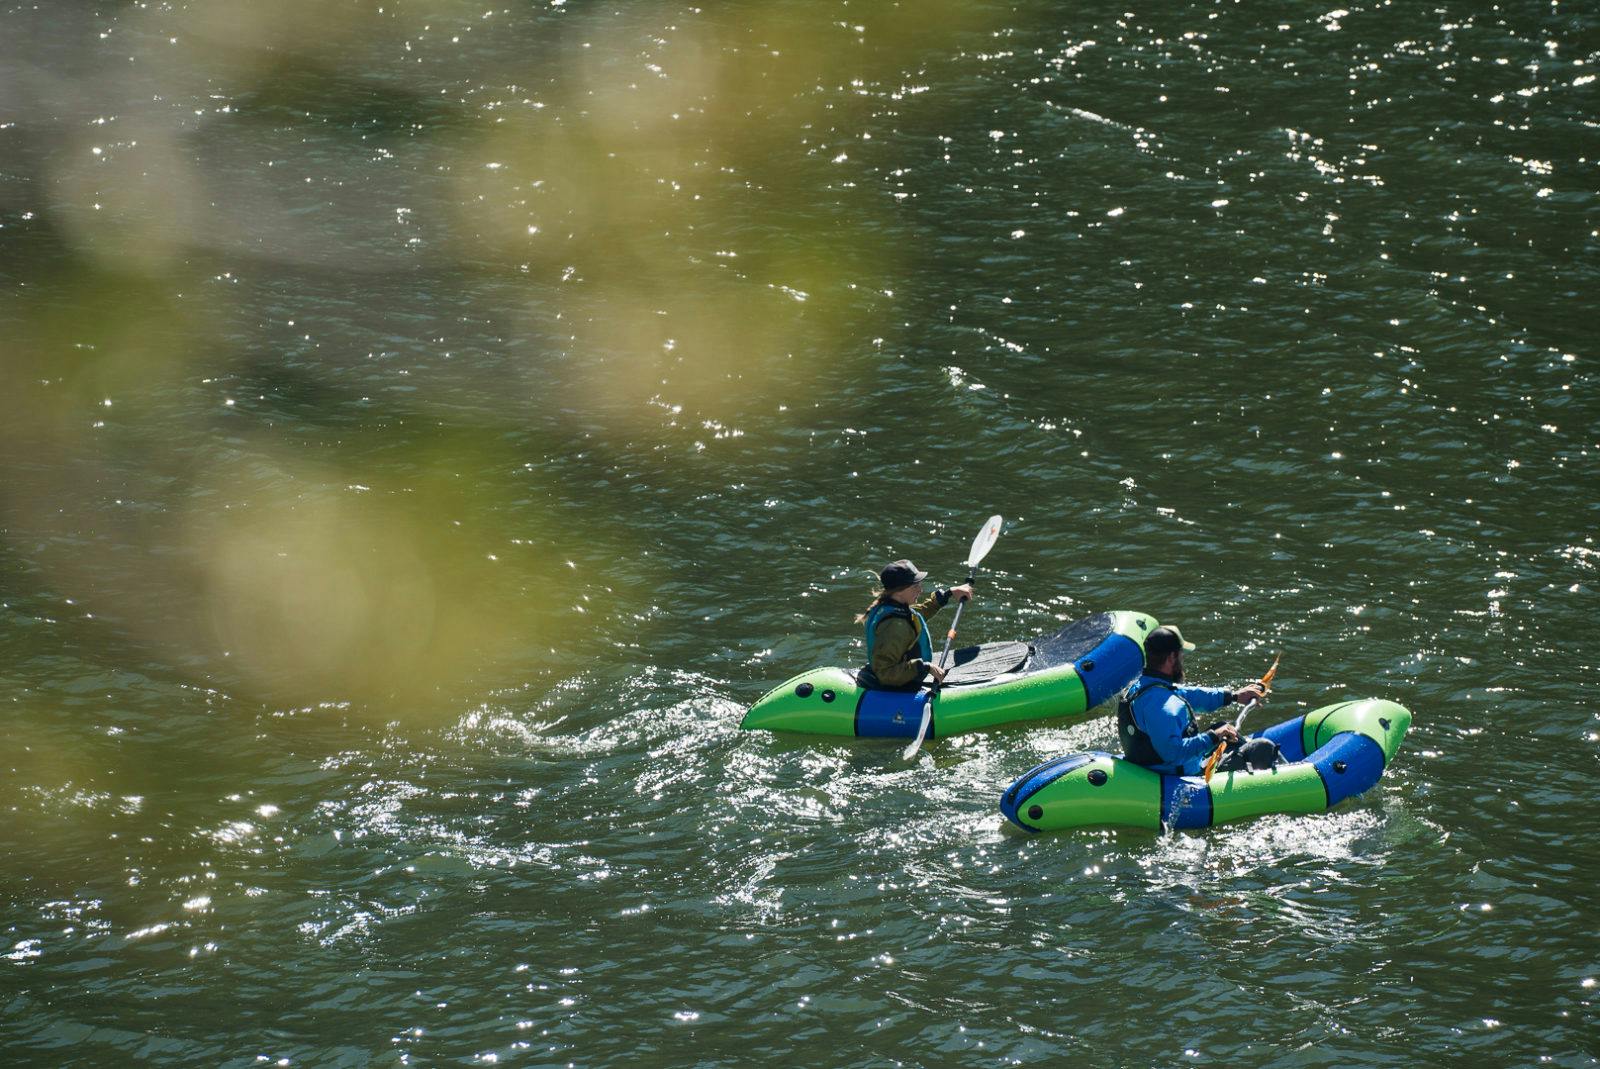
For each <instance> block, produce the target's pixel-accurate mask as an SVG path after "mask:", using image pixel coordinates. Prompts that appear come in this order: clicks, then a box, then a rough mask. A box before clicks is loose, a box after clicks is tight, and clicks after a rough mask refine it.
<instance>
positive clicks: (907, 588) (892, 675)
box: [856, 560, 972, 690]
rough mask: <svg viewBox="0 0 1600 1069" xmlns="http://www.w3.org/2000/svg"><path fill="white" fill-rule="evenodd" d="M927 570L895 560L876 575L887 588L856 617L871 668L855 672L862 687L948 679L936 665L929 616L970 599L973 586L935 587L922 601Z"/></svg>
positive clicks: (892, 687)
mask: <svg viewBox="0 0 1600 1069" xmlns="http://www.w3.org/2000/svg"><path fill="white" fill-rule="evenodd" d="M927 577H928V573H927V572H924V571H918V570H917V566H916V565H915V564H912V563H911V562H910V561H908V560H897V561H895V562H894V563H892V564H889V565H887V566H886V567H885V568H884V569H883V571H881V572H879V573H878V580H879V582H880V583H881V584H882V587H883V589H881V590H879V591H878V592H877V596H876V597H874V598H873V599H872V604H870V605H868V606H867V608H866V611H865V612H863V613H862V614H861V615H860V616H857V617H856V623H858V624H861V625H862V626H863V630H864V631H865V633H866V637H867V666H866V667H865V668H863V669H862V670H861V672H860V673H859V674H858V675H857V677H856V678H857V680H858V681H859V682H860V684H861V685H862V686H863V687H876V688H879V689H882V690H915V689H917V687H919V686H921V684H922V681H923V679H924V678H926V677H928V676H930V675H931V676H932V677H933V679H934V682H936V683H942V682H944V675H945V671H944V669H942V668H940V667H939V666H938V665H936V664H934V663H933V637H932V636H931V635H930V634H929V633H928V619H927V618H928V617H930V616H932V615H933V614H934V613H936V612H938V611H939V610H940V609H942V608H944V607H945V606H946V605H948V604H949V603H950V599H951V598H954V599H956V600H957V601H966V600H967V599H968V598H970V597H972V587H971V586H969V585H967V584H965V583H963V584H962V585H961V586H958V587H951V588H950V589H949V590H943V589H936V590H934V592H933V593H932V594H930V595H928V597H926V598H923V599H922V600H921V601H918V600H917V598H918V597H919V596H920V595H921V594H922V581H923V580H924V579H926V578H927Z"/></svg>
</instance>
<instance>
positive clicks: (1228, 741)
mask: <svg viewBox="0 0 1600 1069" xmlns="http://www.w3.org/2000/svg"><path fill="white" fill-rule="evenodd" d="M1211 737H1212V738H1214V739H1216V740H1217V742H1219V743H1223V744H1225V745H1228V746H1237V745H1239V729H1238V728H1236V727H1234V726H1233V725H1232V724H1218V725H1217V726H1216V727H1214V728H1212V729H1211Z"/></svg>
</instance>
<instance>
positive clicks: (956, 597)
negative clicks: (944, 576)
mask: <svg viewBox="0 0 1600 1069" xmlns="http://www.w3.org/2000/svg"><path fill="white" fill-rule="evenodd" d="M971 598H972V587H971V585H970V584H967V583H962V584H961V585H960V586H953V587H951V588H950V600H951V601H969V600H971Z"/></svg>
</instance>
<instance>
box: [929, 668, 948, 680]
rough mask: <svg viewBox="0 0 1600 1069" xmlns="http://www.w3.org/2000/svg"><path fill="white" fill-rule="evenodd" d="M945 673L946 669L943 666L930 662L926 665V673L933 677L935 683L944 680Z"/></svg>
mask: <svg viewBox="0 0 1600 1069" xmlns="http://www.w3.org/2000/svg"><path fill="white" fill-rule="evenodd" d="M945 673H946V670H945V669H943V668H940V667H939V666H938V665H936V664H930V665H929V666H928V674H929V675H930V676H932V677H933V681H934V682H935V683H943V682H944V677H945Z"/></svg>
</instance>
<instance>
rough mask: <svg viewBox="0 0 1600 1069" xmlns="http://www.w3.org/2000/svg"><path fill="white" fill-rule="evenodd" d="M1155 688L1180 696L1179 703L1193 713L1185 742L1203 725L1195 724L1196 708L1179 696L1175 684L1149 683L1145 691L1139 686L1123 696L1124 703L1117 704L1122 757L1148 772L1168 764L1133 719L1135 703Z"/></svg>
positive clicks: (1198, 731)
mask: <svg viewBox="0 0 1600 1069" xmlns="http://www.w3.org/2000/svg"><path fill="white" fill-rule="evenodd" d="M1152 687H1158V688H1160V689H1161V690H1165V691H1170V692H1171V693H1173V694H1177V695H1178V700H1179V701H1180V702H1183V707H1184V708H1185V709H1187V710H1189V726H1188V727H1186V728H1184V729H1183V737H1184V738H1186V739H1187V738H1188V737H1189V736H1191V735H1198V734H1199V733H1200V725H1199V724H1198V723H1196V722H1195V718H1194V707H1193V706H1191V705H1190V704H1189V703H1188V702H1187V701H1184V698H1183V695H1181V694H1178V691H1177V688H1175V687H1174V686H1173V685H1172V684H1171V683H1160V682H1153V683H1146V684H1145V685H1144V686H1142V687H1141V686H1140V685H1139V684H1138V683H1137V682H1135V683H1134V684H1133V686H1131V687H1129V688H1128V689H1127V690H1125V691H1123V692H1122V700H1121V701H1119V702H1117V735H1118V737H1119V738H1121V739H1122V756H1124V757H1126V758H1127V759H1128V760H1130V761H1132V762H1133V763H1134V764H1136V765H1144V766H1145V767H1146V768H1150V767H1151V766H1154V765H1164V764H1166V763H1167V762H1166V760H1165V759H1163V758H1162V756H1161V755H1160V754H1159V753H1157V752H1156V747H1155V743H1153V742H1151V741H1150V736H1149V735H1147V734H1146V733H1145V731H1144V729H1143V728H1141V727H1139V725H1138V724H1137V723H1136V722H1135V721H1134V719H1133V702H1134V699H1136V698H1138V697H1139V695H1141V694H1143V693H1144V692H1145V691H1147V690H1150V689H1151V688H1152Z"/></svg>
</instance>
